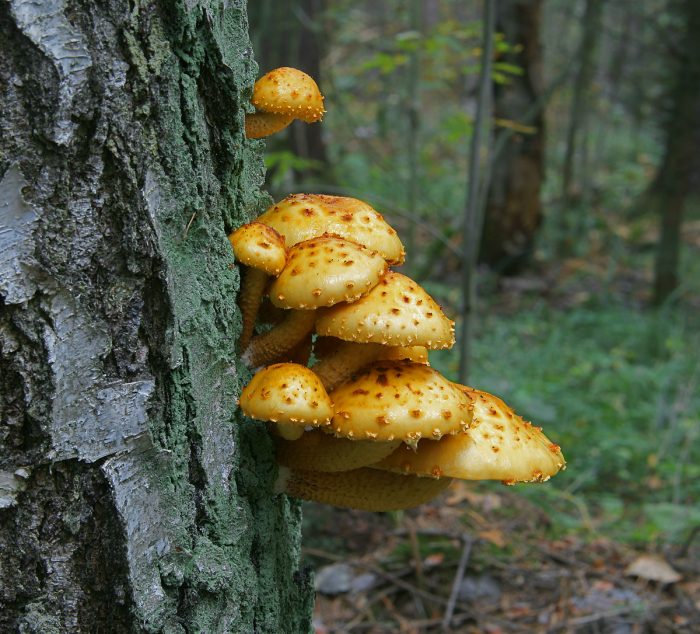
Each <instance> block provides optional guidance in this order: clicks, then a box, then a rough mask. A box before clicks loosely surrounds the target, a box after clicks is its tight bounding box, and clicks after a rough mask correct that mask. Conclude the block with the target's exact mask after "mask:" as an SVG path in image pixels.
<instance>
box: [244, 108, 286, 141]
mask: <svg viewBox="0 0 700 634" xmlns="http://www.w3.org/2000/svg"><path fill="white" fill-rule="evenodd" d="M292 121H294V117H292V116H290V115H286V114H276V113H274V112H253V113H249V114H246V116H245V135H246V138H248V139H262V138H263V137H266V136H270V135H271V134H275V132H279V131H280V130H284V129H285V128H286V127H287V126H288V125H289V124H290V123H291V122H292Z"/></svg>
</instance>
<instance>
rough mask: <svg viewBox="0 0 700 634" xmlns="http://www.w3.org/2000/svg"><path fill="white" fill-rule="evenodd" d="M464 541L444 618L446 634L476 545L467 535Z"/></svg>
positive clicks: (443, 627)
mask: <svg viewBox="0 0 700 634" xmlns="http://www.w3.org/2000/svg"><path fill="white" fill-rule="evenodd" d="M462 541H463V542H464V546H463V547H462V556H461V557H460V559H459V565H458V566H457V572H455V578H454V581H453V582H452V591H451V592H450V598H449V600H448V602H447V608H446V609H445V614H444V616H443V617H442V629H443V630H444V631H445V632H449V631H450V627H451V623H452V616H453V614H454V611H455V604H456V603H457V596H458V595H459V587H460V585H461V583H462V578H463V577H464V571H465V570H466V569H467V563H468V562H469V556H470V555H471V552H472V546H473V545H474V539H473V538H472V536H471V535H469V534H467V533H464V535H462Z"/></svg>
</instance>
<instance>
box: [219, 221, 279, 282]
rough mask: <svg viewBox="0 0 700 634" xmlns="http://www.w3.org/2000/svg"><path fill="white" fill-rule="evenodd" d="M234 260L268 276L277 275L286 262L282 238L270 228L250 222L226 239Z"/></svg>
mask: <svg viewBox="0 0 700 634" xmlns="http://www.w3.org/2000/svg"><path fill="white" fill-rule="evenodd" d="M228 239H229V242H230V243H231V246H232V247H233V252H234V254H235V255H236V259H237V260H239V261H240V262H242V263H243V264H245V265H246V266H251V267H253V268H255V269H260V270H261V271H264V272H265V273H267V274H268V275H279V273H280V271H281V270H282V269H283V268H284V264H285V262H286V261H287V252H286V250H285V248H284V238H283V237H282V236H281V235H280V234H279V233H277V232H276V231H275V230H274V229H273V228H272V227H268V226H267V225H264V224H262V223H260V222H251V223H248V224H247V225H243V226H242V227H239V228H238V229H236V231H234V232H233V233H231V234H230V235H229V237H228Z"/></svg>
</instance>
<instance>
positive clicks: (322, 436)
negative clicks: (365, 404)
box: [275, 429, 401, 472]
mask: <svg viewBox="0 0 700 634" xmlns="http://www.w3.org/2000/svg"><path fill="white" fill-rule="evenodd" d="M400 444H401V441H400V440H395V441H393V442H375V441H373V440H349V439H347V438H336V437H335V436H333V435H331V434H329V433H327V432H326V431H325V430H322V429H313V430H311V431H305V432H304V434H303V435H302V436H301V437H300V438H299V439H298V440H292V441H288V440H283V439H281V438H277V439H276V441H275V447H276V449H277V462H278V463H279V464H281V465H282V466H285V467H289V468H291V469H304V470H308V471H327V472H331V471H350V470H351V469H359V468H360V467H365V466H367V465H370V464H373V463H375V462H379V461H380V460H381V459H382V458H385V457H386V456H388V455H389V454H390V453H392V452H393V451H394V450H395V449H396V448H398V446H399V445H400Z"/></svg>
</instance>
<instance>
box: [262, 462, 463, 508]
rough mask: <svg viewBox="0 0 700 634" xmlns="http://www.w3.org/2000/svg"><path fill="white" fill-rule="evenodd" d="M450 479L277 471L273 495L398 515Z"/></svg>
mask: <svg viewBox="0 0 700 634" xmlns="http://www.w3.org/2000/svg"><path fill="white" fill-rule="evenodd" d="M451 481H452V480H451V479H450V478H440V479H435V478H418V477H416V476H411V475H401V474H400V473H390V472H388V471H379V470H377V469H370V468H367V467H362V468H360V469H353V470H352V471H343V472H340V473H324V472H321V471H301V470H299V471H296V470H290V469H286V468H285V467H280V477H279V478H278V481H277V484H276V485H275V489H276V491H278V492H280V493H282V492H284V493H286V494H287V495H291V496H292V497H295V498H301V499H302V500H312V501H314V502H321V503H322V504H332V505H333V506H340V507H343V508H351V509H360V510H363V511H375V512H380V511H398V510H399V509H408V508H412V507H414V506H418V505H420V504H424V503H425V502H428V501H429V500H431V499H432V498H434V497H435V496H437V495H439V494H440V493H442V492H443V491H444V490H445V489H446V488H447V487H448V486H449V484H450V482H451Z"/></svg>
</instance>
